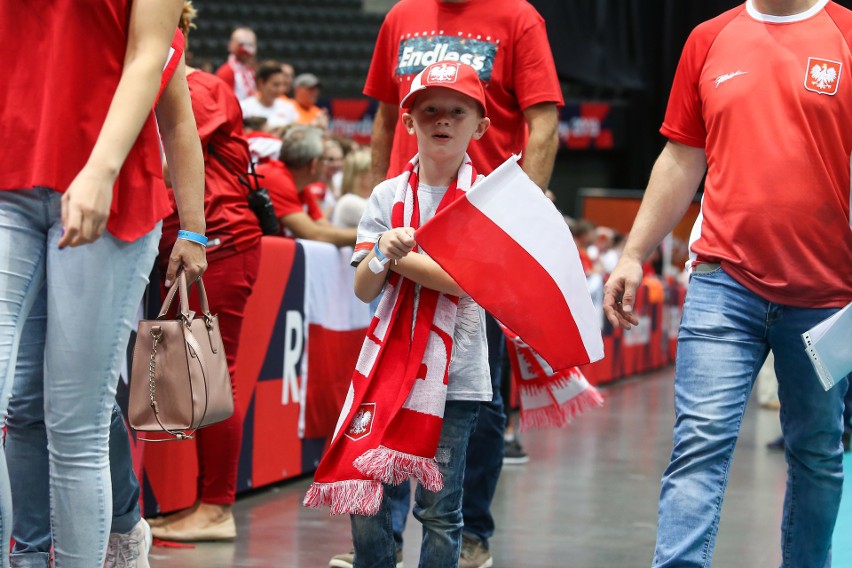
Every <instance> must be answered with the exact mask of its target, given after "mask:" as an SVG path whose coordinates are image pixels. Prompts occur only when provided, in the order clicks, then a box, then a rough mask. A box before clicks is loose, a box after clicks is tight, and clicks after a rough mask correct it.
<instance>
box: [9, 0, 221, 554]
mask: <svg viewBox="0 0 852 568" xmlns="http://www.w3.org/2000/svg"><path fill="white" fill-rule="evenodd" d="M181 5H182V2H180V0H152V1H151V2H149V3H146V4H145V5H144V6H141V5H138V4H137V3H130V2H127V1H125V0H108V1H105V2H96V3H92V2H70V1H60V2H54V3H52V4H51V9H50V10H41V11H33V10H32V9H31V6H27V5H23V4H19V3H15V2H4V3H0V28H2V33H0V49H2V51H3V53H13V52H14V53H15V54H16V55H15V57H14V58H6V59H4V61H5V62H6V63H5V64H6V65H7V67H6V68H5V73H4V75H6V76H7V78H8V81H7V85H6V87H5V89H4V92H3V97H4V99H3V101H4V102H3V104H2V105H0V131H2V132H4V134H5V135H7V136H8V140H10V141H11V142H10V143H8V144H5V145H4V151H3V152H2V153H1V154H0V218H2V219H3V222H2V223H0V225H2V231H3V233H4V234H3V236H2V238H0V242H2V243H6V245H5V246H4V247H3V250H2V253H0V257H1V258H0V263H2V265H3V266H4V269H3V270H2V271H0V272H2V277H0V280H2V282H0V286H2V288H3V290H5V293H4V302H5V304H6V308H5V309H4V315H3V321H2V325H0V329H2V330H3V331H2V334H1V335H2V339H0V343H2V345H4V346H6V347H5V348H4V349H3V350H2V353H0V361H2V374H0V376H2V377H4V380H3V381H2V389H0V390H2V395H0V400H2V401H4V403H5V401H6V400H8V394H9V390H10V389H11V387H12V384H11V383H12V381H11V380H9V379H8V377H11V376H12V375H14V383H15V385H14V386H15V391H16V392H17V393H18V394H19V395H22V396H26V397H27V400H36V399H42V402H43V404H33V405H29V407H28V409H30V410H35V409H36V408H37V409H38V412H40V413H42V414H39V413H38V412H34V413H33V414H31V415H26V416H25V415H23V413H16V414H15V415H14V416H10V428H9V433H10V435H11V436H10V437H7V439H6V451H7V452H9V455H10V457H11V459H16V458H14V456H26V455H27V454H30V453H32V452H31V451H30V448H31V447H36V448H38V447H41V446H42V445H44V446H45V447H49V462H50V463H49V466H50V467H49V473H48V468H47V463H42V462H39V463H31V464H30V466H31V467H30V469H29V471H27V472H24V473H26V476H25V477H27V478H26V479H25V480H23V481H22V483H39V484H40V483H42V480H43V479H44V478H45V476H46V477H47V478H48V481H47V483H49V485H50V494H51V500H50V506H49V509H50V510H49V511H42V514H48V513H49V516H50V519H51V520H52V523H51V525H52V531H53V534H52V538H51V540H52V541H53V542H54V552H55V565H56V566H57V567H60V566H71V565H75V566H102V565H103V564H104V560H105V556H106V550H107V539H108V535H109V533H110V525H111V521H112V518H111V517H112V515H111V508H112V507H111V505H112V500H111V484H110V467H109V453H108V448H109V428H110V422H111V417H112V410H113V406H114V403H115V393H116V386H117V382H118V376H119V371H120V366H121V361H122V360H123V358H124V356H125V350H126V346H127V343H128V341H129V337H130V332H131V325H132V322H133V318H134V316H135V314H136V310H137V308H138V305H139V303H140V301H141V299H142V295H143V292H144V289H145V285H146V284H147V280H148V274H149V273H150V268H151V265H152V263H153V260H154V257H155V255H156V245H157V241H158V240H159V236H160V220H161V219H162V217H163V216H165V215H166V214H167V212H168V207H169V199H168V195H167V191H166V188H165V186H164V184H163V182H162V167H161V161H160V152H159V145H158V141H157V128H156V123H155V120H154V116H153V113H152V112H151V109H152V107H153V105H154V103H155V100H156V98H157V93H158V90H159V88H160V84H161V77H162V74H163V68H164V64H165V63H166V61H167V57H168V52H169V46H170V43H171V40H172V37H173V35H174V29H175V24H176V23H177V21H178V17H179V15H180V10H181ZM93 29H96V30H99V31H100V33H97V34H93V33H92V30H93ZM38 38H50V41H43V40H39V39H38ZM93 53H97V57H92V54H93ZM19 66H20V67H19ZM21 69H26V72H25V73H22V72H20V70H21ZM33 81H35V83H37V84H38V85H39V89H36V90H33V89H32V88H31V87H32V84H33V83H32V82H33ZM172 87H175V88H171V87H170V88H167V89H166V91H165V92H164V93H163V96H162V98H161V99H160V101H159V104H158V105H157V107H156V115H157V122H158V123H159V125H160V128H161V131H162V133H163V143H164V150H165V152H166V155H167V156H168V157H169V159H172V160H174V161H175V162H176V163H178V164H179V167H178V168H176V169H175V171H174V176H175V200H176V202H177V204H178V208H179V211H180V216H181V222H182V224H183V225H184V228H185V229H187V230H189V231H192V232H194V233H196V234H199V235H203V233H204V232H205V224H204V217H203V208H202V191H203V188H202V184H201V177H200V175H199V174H200V165H201V161H202V157H201V151H200V147H199V144H198V140H197V136H196V134H195V132H194V129H193V128H192V127H191V124H192V122H191V118H190V119H189V121H187V120H186V118H187V116H189V112H190V111H189V101H188V93H187V92H186V86H185V84H183V83H181V82H178V83H173V84H172ZM187 125H190V127H189V128H188V127H187ZM11 245H13V246H11ZM181 267H182V268H183V269H184V270H185V271H186V272H187V273H188V274H189V276H190V277H191V278H196V277H197V276H198V275H200V274H201V273H202V272H203V271H204V269H205V267H206V261H205V255H204V249H203V247H201V246H200V245H199V244H198V243H196V242H190V241H188V240H181V241H180V242H178V243H175V246H174V248H173V250H172V251H171V254H170V262H169V266H168V268H167V273H168V274H170V275H171V276H172V277H174V275H175V274H176V273H177V270H178V269H179V268H181ZM16 363H17V364H16ZM9 365H15V368H14V371H13V370H12V369H10V368H9ZM24 402H26V401H24ZM21 408H22V407H18V409H19V410H20V409H21ZM3 410H5V409H3ZM31 425H32V428H30V426H31ZM39 425H40V430H39ZM13 431H14V433H13ZM48 443H49V446H48ZM29 444H32V446H30V445H29ZM3 459H4V458H3V457H2V456H0V509H2V511H0V513H2V519H0V528H2V535H0V536H2V539H3V540H4V541H5V542H9V531H10V529H11V518H10V517H9V514H10V511H9V510H8V505H9V503H10V500H11V496H10V494H9V480H8V478H7V474H6V466H5V461H3ZM25 459H26V458H25ZM18 505H20V506H24V505H26V504H25V503H20V502H19V503H17V504H16V506H18ZM8 553H9V547H8V546H3V547H0V565H2V566H8V565H9V557H8ZM48 554H49V553H47V552H44V553H43V554H42V558H41V559H40V560H43V561H44V564H45V565H46V564H47V556H48Z"/></svg>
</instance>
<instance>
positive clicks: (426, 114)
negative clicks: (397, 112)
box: [402, 87, 491, 159]
mask: <svg viewBox="0 0 852 568" xmlns="http://www.w3.org/2000/svg"><path fill="white" fill-rule="evenodd" d="M402 122H403V124H404V125H405V128H406V129H407V130H408V133H409V134H415V135H416V136H417V147H418V149H419V151H420V153H421V154H423V155H425V156H428V157H430V158H433V159H435V158H438V159H440V158H455V157H457V156H461V155H464V153H465V152H466V151H467V147H468V144H470V141H471V140H479V139H480V138H481V137H482V135H483V134H485V131H486V130H487V129H488V125H489V124H490V123H491V121H490V120H489V119H487V118H484V117H481V116H480V115H479V105H478V104H477V103H476V101H475V100H473V99H472V98H470V97H468V96H466V95H463V94H461V93H457V92H456V91H453V90H451V89H444V88H441V87H436V88H431V89H427V90H425V91H423V92H422V93H420V94H419V95H417V99H415V101H414V106H413V107H412V109H411V111H410V112H407V113H405V114H403V115H402Z"/></svg>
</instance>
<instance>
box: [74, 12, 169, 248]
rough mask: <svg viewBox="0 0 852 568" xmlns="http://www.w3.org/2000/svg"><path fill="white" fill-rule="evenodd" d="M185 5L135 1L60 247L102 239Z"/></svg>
mask: <svg viewBox="0 0 852 568" xmlns="http://www.w3.org/2000/svg"><path fill="white" fill-rule="evenodd" d="M182 6H183V2H182V0H147V1H146V2H133V4H132V7H131V12H130V25H129V30H128V36H127V50H126V52H125V57H124V68H123V69H122V73H121V79H120V80H119V82H118V87H117V88H116V91H115V94H114V95H113V98H112V103H111V104H110V107H109V111H108V112H107V116H106V119H105V120H104V125H103V127H102V128H101V132H100V134H99V135H98V139H97V141H96V142H95V146H94V148H93V149H92V153H91V155H90V156H89V159H88V161H87V162H86V165H85V166H83V169H82V170H81V171H80V173H78V174H77V177H75V178H74V181H72V182H71V185H70V186H69V187H68V189H67V190H66V192H65V194H64V195H63V196H62V227H63V229H64V235H63V236H62V238H61V239H60V240H59V246H60V248H61V247H65V246H78V245H83V244H86V243H91V242H94V241H95V240H97V239H98V238H99V237H100V236H101V234H103V232H104V229H105V228H106V223H107V218H108V217H109V210H110V205H111V203H112V189H113V185H114V184H115V179H116V177H117V176H118V172H119V171H120V170H121V166H122V164H124V160H125V159H126V158H127V154H128V153H129V152H130V148H132V147H133V143H134V142H135V141H136V138H137V136H139V131H140V130H141V129H142V125H143V124H144V123H145V120H146V119H147V117H148V115H149V114H150V112H151V107H152V106H153V105H154V99H155V98H156V96H157V92H158V91H159V88H160V77H161V75H162V72H163V65H164V64H165V61H166V56H167V54H168V51H169V47H170V45H171V40H172V37H173V36H174V32H175V28H176V27H177V22H178V18H179V17H180V12H181V8H182Z"/></svg>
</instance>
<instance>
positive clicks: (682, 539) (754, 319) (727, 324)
mask: <svg viewBox="0 0 852 568" xmlns="http://www.w3.org/2000/svg"><path fill="white" fill-rule="evenodd" d="M767 307H768V304H767V302H765V301H764V300H762V299H761V298H759V297H758V296H756V295H754V294H752V293H751V292H749V291H748V290H746V289H745V288H744V287H742V286H741V285H740V284H738V283H737V282H736V281H734V280H733V279H731V278H730V277H729V276H728V275H727V274H725V272H724V271H723V270H722V269H718V270H716V271H714V272H710V273H707V274H693V276H692V278H691V280H690V284H689V290H688V292H687V296H686V301H685V303H684V311H683V320H682V322H681V326H680V332H679V334H678V347H677V360H676V365H675V417H676V421H675V426H674V447H673V449H672V455H671V462H670V463H669V466H668V467H667V468H666V470H665V473H664V474H663V479H662V489H661V492H660V503H659V517H658V527H657V545H656V550H655V553H654V561H653V565H654V567H655V568H674V567H677V568H686V567H709V566H710V563H711V559H712V555H713V547H714V544H715V540H716V532H717V530H718V526H719V516H720V512H721V508H722V498H723V496H724V493H725V487H726V485H727V482H728V472H729V469H730V465H731V458H732V455H733V451H734V445H735V444H736V440H737V436H738V434H739V429H740V424H741V422H742V417H743V412H744V411H745V407H746V402H747V401H748V398H749V394H750V392H751V389H752V386H753V384H754V379H755V376H756V375H757V372H758V370H759V369H760V367H761V365H762V364H763V361H764V360H765V358H766V354H767V351H768V347H767V342H766V326H765V321H766V314H767Z"/></svg>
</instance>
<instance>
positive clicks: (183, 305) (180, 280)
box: [157, 270, 213, 327]
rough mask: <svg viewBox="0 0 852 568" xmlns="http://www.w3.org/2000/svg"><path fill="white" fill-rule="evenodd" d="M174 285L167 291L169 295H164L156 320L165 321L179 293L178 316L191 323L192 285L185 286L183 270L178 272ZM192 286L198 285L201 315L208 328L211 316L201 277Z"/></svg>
mask: <svg viewBox="0 0 852 568" xmlns="http://www.w3.org/2000/svg"><path fill="white" fill-rule="evenodd" d="M176 284H177V286H175V285H174V284H173V285H172V287H171V289H169V293H168V294H166V299H165V300H163V306H162V307H161V308H160V313H159V314H158V315H157V319H165V317H166V314H167V313H168V312H169V309H170V308H171V306H172V301H173V300H174V299H175V294H176V293H177V292H178V291H180V314H181V316H183V318H184V320H185V321H188V322H192V318H193V315H194V314H193V312H192V311H191V310H190V309H189V290H190V288H192V284H189V285H187V282H186V273H185V272H184V271H183V270H180V271H179V272H178V275H177V282H176ZM194 284H197V285H198V298H199V299H200V300H201V313H202V315H203V316H204V320H205V321H206V322H207V324H208V327H209V325H210V322H211V321H212V318H213V316H212V314H211V313H210V304H208V303H207V291H206V290H205V289H204V281H203V280H202V279H201V276H199V277H198V279H197V280H196V281H195V282H194Z"/></svg>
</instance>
